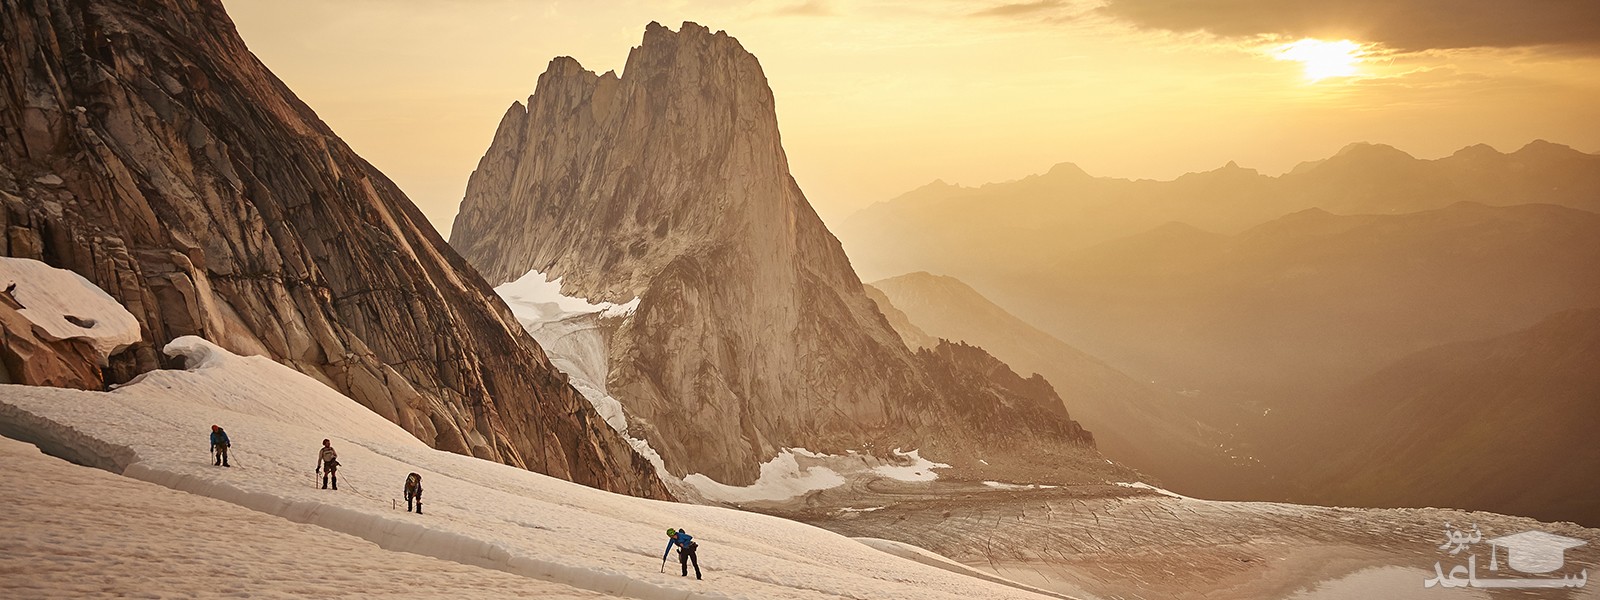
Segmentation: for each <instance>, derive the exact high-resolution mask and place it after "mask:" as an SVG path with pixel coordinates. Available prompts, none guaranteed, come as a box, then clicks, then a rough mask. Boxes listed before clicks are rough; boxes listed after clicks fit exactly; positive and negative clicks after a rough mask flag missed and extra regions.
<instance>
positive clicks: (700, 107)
mask: <svg viewBox="0 0 1600 600" xmlns="http://www.w3.org/2000/svg"><path fill="white" fill-rule="evenodd" d="M451 241H452V244H453V245H454V246H455V247H456V248H457V249H458V250H460V251H461V253H462V255H463V256H465V257H466V258H467V260H468V261H470V262H471V263H472V264H473V265H474V266H476V267H477V268H478V270H479V271H480V272H482V273H483V274H484V275H485V276H486V277H487V278H488V279H489V280H490V281H491V282H505V281H511V280H514V279H516V278H518V277H521V276H522V275H523V274H525V273H527V272H528V271H529V270H531V269H537V270H539V271H541V272H543V273H546V274H547V275H548V276H551V277H561V278H562V282H563V288H564V292H565V293H567V294H569V295H580V296H584V297H587V298H589V299H590V300H592V301H600V300H609V301H615V302H625V301H628V300H631V299H633V298H634V297H638V298H640V305H639V309H638V312H637V313H636V314H635V315H634V316H633V317H632V318H631V319H629V320H628V321H627V322H626V323H624V324H623V325H622V326H621V327H620V328H619V329H618V330H617V331H616V332H615V333H614V334H613V343H612V344H611V349H612V363H613V368H612V370H611V377H610V382H609V383H610V385H609V386H608V387H609V388H610V390H611V391H612V393H613V394H614V395H615V396H617V397H618V398H620V399H622V401H623V402H624V403H625V405H626V409H627V411H628V412H629V413H630V415H631V417H632V422H633V423H634V424H635V427H636V428H637V429H638V431H637V432H636V433H638V434H641V435H644V436H646V437H648V438H649V439H650V441H651V442H652V444H653V445H654V446H655V448H657V449H658V450H659V451H660V452H661V454H662V455H663V458H664V459H665V460H666V463H667V466H668V468H669V469H670V470H672V471H673V472H674V473H678V474H682V473H688V472H699V473H704V474H706V475H709V476H711V477H713V478H715V479H717V480H719V481H724V482H731V483H748V482H749V481H751V480H752V479H754V477H755V475H756V471H757V469H756V466H757V465H758V464H759V463H760V462H762V461H765V460H767V459H770V458H771V457H772V456H773V455H774V454H775V453H776V452H777V451H778V450H779V449H780V448H783V447H791V446H803V447H806V448H809V449H811V450H816V451H842V450H844V449H850V448H862V447H868V448H874V447H876V448H881V449H883V450H884V453H887V450H888V448H884V447H883V446H882V445H884V444H899V445H901V446H903V447H905V448H908V449H909V448H913V447H920V448H922V449H923V450H924V453H925V454H928V455H931V456H935V457H939V458H940V459H941V460H946V461H947V462H948V461H949V460H958V459H960V458H961V457H962V456H971V455H973V452H974V451H975V450H976V449H978V448H981V447H984V446H985V444H987V445H989V446H993V445H994V444H1002V445H1003V444H1007V443H1011V442H1010V441H1009V440H1012V439H1015V440H1022V439H1024V438H1028V439H1032V438H1033V437H1034V436H1032V435H1031V434H1032V433H1039V434H1040V435H1041V436H1042V437H1044V438H1048V439H1050V440H1054V441H1056V442H1059V443H1062V444H1069V445H1080V446H1081V445H1085V444H1088V443H1089V441H1088V438H1087V436H1083V437H1075V436H1073V435H1071V434H1070V433H1066V432H1064V430H1058V429H1056V428H1055V427H1054V425H1056V424H1050V425H1043V426H1040V427H1037V428H1035V427H1034V425H1035V424H1033V423H1029V422H1026V421H1024V420H1020V419H1019V420H1002V421H998V422H995V423H986V424H985V427H973V426H974V425H975V424H976V423H977V421H978V420H981V419H988V418H990V417H994V416H995V415H994V414H993V410H992V409H993V408H994V406H993V405H994V403H995V402H997V396H996V395H995V394H996V393H1000V394H1002V395H1003V394H1004V393H1006V392H996V390H1002V389H1004V388H1001V387H988V386H985V387H983V388H982V389H981V390H980V389H977V388H973V389H965V388H963V389H943V388H937V387H934V386H932V385H930V384H931V382H932V379H931V378H930V377H928V375H927V373H926V371H927V370H928V369H929V368H943V369H956V368H959V367H958V366H957V365H956V364H955V363H950V362H948V361H947V360H945V359H943V358H940V356H939V355H937V354H934V355H930V357H931V358H928V359H926V360H919V359H918V358H916V357H915V356H914V355H913V354H912V353H911V351H909V350H908V349H907V347H906V346H905V344H904V343H903V342H902V341H901V339H900V338H899V337H898V335H897V334H896V333H895V332H894V331H893V330H892V329H890V327H889V325H888V323H887V322H886V321H885V320H884V317H883V315H882V314H880V313H879V311H878V310H877V308H876V307H875V306H874V304H873V303H872V301H871V300H870V299H868V298H867V296H866V295H865V294H864V293H863V290H862V285H861V282H860V280H859V279H858V278H857V277H856V275H855V272H854V271H853V270H852V269H851V268H850V263H849V259H848V258H847V257H846V256H845V254H844V251H843V249H842V248H841V247H840V245H839V242H838V240H837V239H835V238H834V236H833V235H832V234H831V233H829V232H828V230H827V228H826V227H825V226H824V225H823V224H822V221H821V220H820V219H818V218H817V215H816V213H815V212H814V211H813V210H812V209H811V206H810V204H809V203H808V202H807V201H806V199H805V196H804V195H803V194H802V193H801V191H800V189H799V187H798V186H797V185H796V183H795V181H794V179H793V178H792V177H791V176H790V174H789V168H788V161H787V158H786V157H785V156H784V152H783V148H782V145H781V144H780V141H779V134H778V124H777V117H776V113H775V111H774V106H773V97H772V92H771V90H770V89H769V88H768V87H767V84H766V77H765V76H764V75H763V74H762V71H761V66H760V64H759V63H758V62H757V61H756V58H755V57H754V56H752V55H751V54H750V53H748V52H746V51H745V50H744V49H743V48H742V47H741V46H740V45H739V43H738V41H737V40H735V39H733V38H731V37H729V36H728V35H726V34H725V33H723V32H720V31H719V32H716V33H715V34H713V33H711V32H710V31H709V30H707V29H706V28H705V27H701V26H699V25H695V24H693V23H685V24H684V26H683V29H682V30H681V31H680V32H673V31H671V30H668V29H667V28H665V27H662V26H661V25H659V24H655V23H651V24H650V26H649V27H648V28H647V29H646V31H645V35H644V42H643V43H642V44H641V45H640V46H639V47H636V48H634V49H633V51H632V52H631V53H630V54H629V55H628V61H627V66H626V68H625V70H624V75H623V76H622V77H618V76H617V75H615V74H614V73H609V72H608V73H605V74H603V75H596V74H594V73H592V72H588V71H585V70H584V69H583V68H582V67H581V66H579V65H578V63H577V62H576V61H574V60H572V59H570V58H564V57H563V58H557V59H555V60H553V61H551V63H550V66H549V69H548V70H547V71H546V72H545V73H544V74H543V75H541V76H540V77H539V82H538V88H537V91H536V93H535V94H534V95H533V96H532V97H530V98H529V99H528V103H527V105H526V107H524V105H522V104H520V103H516V104H513V105H512V106H511V109H510V110H509V111H507V113H506V115H505V118H504V119H503V120H502V121H501V124H500V127H499V129H498V131H497V132H496V133H495V138H494V142H493V144H492V145H491V146H490V148H489V151H488V153H487V154H486V155H485V156H484V158H483V160H482V162H480V163H479V166H478V170H477V171H476V172H475V173H473V176H472V178H471V180H470V182H469V184H468V186H467V193H466V198H465V200H464V201H463V202H462V206H461V211H460V213H459V214H458V215H457V217H456V222H455V227H454V229H453V233H452V237H451ZM980 352H981V350H980ZM931 365H937V366H931ZM956 379H958V380H960V381H962V382H965V383H971V382H972V380H971V379H969V378H956ZM1051 395H1052V396H1053V392H1052V393H1051ZM1055 402H1056V403H1057V406H1059V403H1060V401H1059V399H1056V400H1055ZM997 418H1001V419H1006V417H1004V416H1001V417H997ZM1059 418H1060V419H1063V420H1065V419H1066V416H1065V413H1064V411H1063V412H1062V414H1061V415H1060V416H1059ZM990 425H992V427H989V426H990ZM991 429H993V430H1001V429H1004V430H1008V431H1009V432H1010V433H1007V434H1003V435H1002V434H996V435H993V436H987V438H986V437H985V435H978V434H975V433H973V432H975V431H979V430H983V431H989V430H991ZM1035 429H1037V431H1035ZM1016 443H1021V442H1020V441H1018V442H1016ZM874 444H879V446H874Z"/></svg>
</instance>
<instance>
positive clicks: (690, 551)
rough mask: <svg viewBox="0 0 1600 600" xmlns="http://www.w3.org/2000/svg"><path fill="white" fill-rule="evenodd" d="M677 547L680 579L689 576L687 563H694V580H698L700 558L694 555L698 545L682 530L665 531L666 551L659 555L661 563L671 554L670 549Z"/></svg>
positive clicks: (692, 537)
mask: <svg viewBox="0 0 1600 600" xmlns="http://www.w3.org/2000/svg"><path fill="white" fill-rule="evenodd" d="M673 546H677V547H678V564H679V565H680V566H681V567H683V575H681V576H682V577H688V576H689V561H691V560H692V561H694V578H695V579H700V578H701V577H700V557H699V556H696V555H695V550H696V549H698V548H700V544H699V543H697V542H695V541H694V536H691V535H689V532H687V531H684V530H682V529H668V530H667V549H666V550H665V551H663V552H662V553H661V561H662V562H666V560H667V555H668V554H671V553H672V547H673Z"/></svg>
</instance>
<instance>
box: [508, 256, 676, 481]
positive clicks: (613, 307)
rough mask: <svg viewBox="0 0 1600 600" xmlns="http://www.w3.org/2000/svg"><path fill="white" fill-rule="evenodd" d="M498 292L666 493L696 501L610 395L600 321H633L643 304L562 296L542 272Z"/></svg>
mask: <svg viewBox="0 0 1600 600" xmlns="http://www.w3.org/2000/svg"><path fill="white" fill-rule="evenodd" d="M494 291H495V294H497V295H499V296H500V298H501V299H502V300H505V302H506V305H507V306H510V307H511V314H512V315H514V316H515V317H516V318H517V322H518V323H519V324H521V325H522V329H523V330H525V331H527V332H528V335H530V336H533V339H534V341H536V342H539V346H540V347H541V348H544V351H545V354H546V355H548V356H549V357H550V362H551V364H554V365H555V367H556V368H557V369H560V370H561V372H563V373H566V374H567V378H568V383H570V384H572V387H573V388H574V389H577V390H578V393H579V394H582V395H583V397H584V399H586V400H588V401H589V404H590V405H592V406H594V410H595V412H597V413H599V414H600V418H602V419H605V422H606V425H609V426H610V427H611V429H612V430H614V431H616V432H617V433H618V434H619V435H621V436H622V439H623V440H624V441H626V442H628V445H629V446H631V447H632V448H633V450H634V452H638V453H639V455H640V456H643V457H645V459H646V460H649V461H650V464H651V465H652V466H654V467H655V470H656V476H657V477H660V478H661V482H662V483H664V484H666V486H667V489H668V490H670V491H672V493H673V495H674V496H677V497H678V498H687V497H692V496H693V494H692V492H691V489H692V488H690V487H689V486H687V485H685V484H684V483H683V481H682V480H681V479H678V478H677V477H674V476H673V475H672V473H671V472H669V471H667V466H666V462H665V461H663V460H662V458H661V454H660V453H659V452H656V449H655V448H652V447H651V446H650V442H648V441H645V440H642V439H639V438H636V437H633V436H632V435H630V434H629V433H628V415H627V412H626V411H624V410H623V408H622V402H621V401H619V400H617V398H616V397H614V396H612V395H611V393H610V392H609V391H607V390H606V377H607V376H608V375H609V374H610V371H611V363H610V361H611V356H610V352H609V344H608V342H607V336H606V333H605V332H604V331H602V330H601V326H602V323H601V319H618V318H625V317H628V316H631V315H632V314H633V313H634V312H635V311H637V310H638V309H639V299H638V298H634V299H633V300H630V301H628V302H625V303H623V304H613V303H611V302H601V303H599V304H595V303H591V302H589V301H588V300H586V299H584V298H579V297H576V296H567V295H564V294H562V293H561V279H560V278H557V279H555V280H553V281H552V280H551V279H550V278H549V277H547V276H546V275H545V274H544V273H540V272H538V271H528V272H527V274H525V275H523V276H522V277H521V278H519V279H517V280H516V281H513V282H510V283H506V284H502V285H500V286H499V287H496V288H495V289H494Z"/></svg>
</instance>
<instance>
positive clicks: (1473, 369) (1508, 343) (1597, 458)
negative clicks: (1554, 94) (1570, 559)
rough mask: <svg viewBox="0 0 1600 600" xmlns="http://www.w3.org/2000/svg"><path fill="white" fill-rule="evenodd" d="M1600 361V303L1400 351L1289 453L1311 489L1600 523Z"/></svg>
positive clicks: (1359, 499) (1310, 414) (1329, 407)
mask: <svg viewBox="0 0 1600 600" xmlns="http://www.w3.org/2000/svg"><path fill="white" fill-rule="evenodd" d="M1597 365H1600V308H1591V309H1576V310H1571V311H1566V312H1562V313H1558V314H1556V315H1554V316H1552V317H1550V318H1548V319H1545V320H1544V321H1541V322H1540V323H1539V324H1537V325H1535V326H1533V327H1530V328H1528V329H1525V330H1522V331H1518V332H1515V333H1511V334H1508V335H1504V336H1499V337H1494V338H1489V339H1484V340H1474V341H1469V342H1459V343H1455V344H1449V345H1445V346H1440V347H1437V348H1432V349H1429V350H1425V351H1422V352H1418V353H1416V354H1413V355H1410V356H1407V357H1405V358H1403V359H1401V360H1399V361H1396V362H1395V363H1394V364H1392V365H1390V366H1388V367H1386V368H1384V369H1383V370H1381V371H1379V372H1378V373H1376V374H1374V375H1372V376H1371V377H1368V378H1366V379H1364V380H1363V381H1362V382H1361V383H1360V384H1358V385H1356V386H1353V387H1352V388H1350V389H1349V390H1347V391H1345V392H1344V393H1342V394H1340V396H1339V399H1338V401H1336V402H1329V403H1325V404H1321V405H1319V406H1318V407H1314V408H1312V409H1309V410H1308V411H1307V413H1306V417H1307V418H1305V419H1302V420H1301V422H1303V423H1305V424H1306V425H1307V426H1306V427H1304V428H1301V430H1300V431H1299V432H1298V435H1297V437H1298V439H1299V440H1301V441H1302V445H1301V448H1299V451H1300V452H1298V453H1297V454H1296V455H1292V456H1291V457H1290V458H1291V460H1292V462H1294V463H1296V464H1307V465H1317V467H1316V468H1314V469H1313V470H1312V476H1311V477H1310V478H1309V481H1308V484H1309V486H1308V487H1309V489H1308V494H1307V496H1306V497H1304V498H1303V499H1305V500H1312V501H1321V502H1328V503H1334V504H1341V505H1352V504H1353V505H1360V506H1450V507H1458V508H1469V509H1475V510H1488V511H1495V512H1504V513H1510V514H1518V515H1527V516H1531V517H1535V518H1538V519H1541V520H1551V521H1555V520H1570V521H1576V522H1578V523H1580V524H1583V525H1586V526H1589V527H1594V526H1596V525H1600V500H1597V498H1596V496H1595V495H1594V494H1593V493H1592V490H1593V489H1594V483H1593V482H1592V481H1589V479H1591V478H1592V477H1593V475H1594V474H1595V473H1600V446H1597V445H1595V444H1594V443H1593V441H1592V440H1593V435H1594V432H1593V429H1594V426H1595V424H1596V423H1600V369H1597V368H1596V366H1597ZM1075 412H1076V414H1078V415H1083V414H1084V413H1083V412H1082V411H1075ZM1296 459H1303V460H1296ZM1585 490H1588V492H1586V491H1585Z"/></svg>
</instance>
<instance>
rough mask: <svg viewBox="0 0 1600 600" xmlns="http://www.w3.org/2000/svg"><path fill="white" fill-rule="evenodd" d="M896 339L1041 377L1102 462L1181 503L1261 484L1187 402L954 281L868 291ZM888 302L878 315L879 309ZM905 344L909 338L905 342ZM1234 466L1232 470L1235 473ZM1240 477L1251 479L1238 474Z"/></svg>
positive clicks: (921, 275) (908, 278) (891, 283)
mask: <svg viewBox="0 0 1600 600" xmlns="http://www.w3.org/2000/svg"><path fill="white" fill-rule="evenodd" d="M878 294H881V295H882V296H881V298H882V300H879V303H880V308H882V310H883V312H884V314H885V315H888V316H889V321H890V323H891V324H893V325H894V326H895V327H896V329H899V328H900V327H902V325H901V323H900V320H901V318H902V317H897V316H895V315H902V316H903V318H904V320H905V322H906V326H909V327H910V328H912V331H913V332H914V334H912V335H911V336H908V340H909V339H910V338H911V337H918V336H920V337H921V338H923V339H926V338H928V337H933V336H936V337H939V338H945V339H949V340H959V341H964V342H967V343H970V344H976V345H979V346H982V347H983V348H984V349H986V350H988V351H989V352H991V353H993V354H994V356H995V357H996V358H999V359H1001V360H1003V361H1005V362H1006V363H1007V364H1009V365H1011V366H1012V367H1013V368H1015V369H1017V370H1018V371H1019V372H1022V373H1029V372H1033V373H1038V374H1040V375H1043V376H1044V377H1045V379H1046V380H1048V381H1049V382H1050V383H1051V385H1053V386H1055V389H1056V392H1057V393H1059V394H1060V395H1061V397H1062V399H1063V400H1064V401H1065V402H1066V404H1067V408H1068V410H1069V411H1070V412H1071V413H1072V415H1073V417H1074V418H1076V419H1077V420H1078V421H1079V422H1082V423H1083V424H1084V426H1085V427H1087V428H1089V430H1090V431H1093V432H1094V433H1095V443H1096V445H1097V446H1099V448H1100V450H1101V452H1103V453H1105V454H1106V456H1108V457H1110V458H1113V459H1116V460H1118V461H1121V462H1124V463H1127V464H1129V465H1132V466H1134V467H1136V468H1138V469H1139V470H1141V471H1143V472H1145V473H1148V474H1150V475H1153V476H1154V477H1155V478H1157V479H1158V480H1160V481H1161V482H1162V483H1163V485H1165V486H1167V487H1169V488H1172V489H1176V490H1179V491H1181V492H1183V493H1186V494H1194V495H1205V496H1219V497H1220V496H1227V495H1231V494H1236V493H1237V489H1235V488H1236V486H1238V485H1241V484H1242V482H1243V481H1245V480H1247V479H1250V478H1255V477H1259V476H1260V473H1259V471H1256V470H1255V469H1254V467H1255V466H1256V465H1255V463H1253V462H1252V461H1250V460H1248V459H1247V458H1245V457H1242V456H1241V457H1240V458H1239V459H1237V460H1235V461H1230V459H1229V458H1228V452H1227V451H1226V448H1225V447H1224V445H1225V443H1226V439H1225V438H1224V436H1223V435H1221V433H1220V432H1218V431H1216V430H1214V429H1212V428H1209V427H1207V426H1205V425H1203V424H1201V423H1199V422H1198V421H1197V420H1196V419H1195V418H1193V416H1192V415H1191V413H1192V412H1193V411H1192V410H1191V408H1190V406H1189V405H1190V404H1191V402H1190V401H1189V400H1188V399H1186V398H1183V397H1181V396H1179V395H1177V394H1174V393H1170V392H1164V391H1161V390H1158V389H1156V388H1154V387H1151V386H1149V385H1147V384H1143V383H1140V382H1138V381H1135V380H1134V379H1133V378H1131V377H1129V376H1127V375H1125V374H1123V373H1122V372H1120V371H1117V370H1116V369H1115V368H1113V367H1111V366H1110V365H1107V364H1106V363H1105V362H1103V361H1101V360H1099V359H1097V358H1095V357H1093V356H1090V355H1088V354H1086V353H1084V352H1082V351H1080V350H1078V349H1077V348H1073V347H1072V346H1070V345H1068V344H1067V343H1065V342H1062V341H1061V340H1059V339H1056V338H1055V337H1052V336H1051V335H1050V334H1047V333H1045V332H1043V331H1040V330H1038V329H1036V328H1034V327H1033V326H1031V325H1029V324H1027V323H1026V322H1024V321H1022V320H1021V319H1019V318H1017V317H1015V316H1013V315H1012V314H1010V313H1008V312H1006V311H1005V309H1002V308H1000V307H999V306H998V305H996V304H994V303H993V302H990V301H989V299H987V298H984V297H983V295H981V294H979V293H978V292H977V291H976V290H973V289H972V288H971V287H969V286H967V285H966V284H965V283H962V282H961V281H960V280H957V279H955V278H953V277H944V276H939V275H932V274H929V273H926V272H918V273H911V274H907V275H901V276H899V277H894V278H890V279H885V280H882V281H877V282H874V283H872V284H871V285H869V286H868V295H869V296H872V297H874V299H878V298H880V296H879V295H878ZM885 301H887V302H890V303H892V304H891V305H887V306H885V305H884V304H883V302H885ZM902 335H906V334H902ZM1235 463H1236V464H1235ZM1241 469H1244V470H1247V471H1251V473H1250V474H1249V475H1244V474H1241V473H1237V472H1236V471H1239V470H1241Z"/></svg>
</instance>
